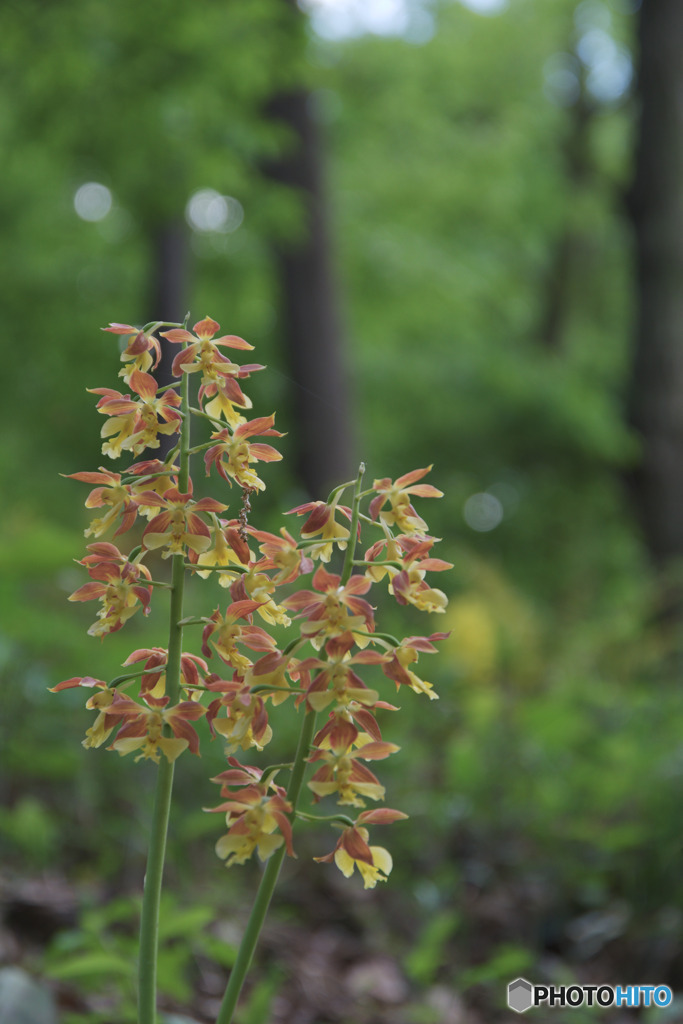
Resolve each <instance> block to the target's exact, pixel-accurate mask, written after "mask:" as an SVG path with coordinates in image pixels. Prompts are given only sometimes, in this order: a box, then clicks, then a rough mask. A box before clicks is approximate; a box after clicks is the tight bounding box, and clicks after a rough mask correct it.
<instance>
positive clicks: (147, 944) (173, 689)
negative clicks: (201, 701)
mask: <svg viewBox="0 0 683 1024" xmlns="http://www.w3.org/2000/svg"><path fill="white" fill-rule="evenodd" d="M188 396H189V391H188V375H187V374H183V378H182V381H181V398H182V408H183V409H184V410H187V408H188V405H189V401H188ZM189 448H190V417H189V416H185V417H184V418H183V422H182V427H181V434H180V472H179V474H178V488H179V490H180V491H181V493H186V492H187V490H188V488H189V479H190V455H189ZM184 562H185V556H184V555H183V554H179V555H173V558H172V569H171V587H172V589H171V609H170V616H169V637H168V655H167V658H166V693H167V694H168V697H169V704H170V705H171V707H172V706H173V705H174V704H176V703H177V701H178V697H179V693H180V657H181V653H182V643H183V627H182V625H181V620H182V617H183V590H184V583H185V565H184ZM173 767H174V766H173V763H172V762H170V761H168V760H166V758H165V757H162V758H161V761H160V763H159V768H158V771H157V781H156V790H155V794H154V808H153V811H152V823H151V835H150V842H149V851H148V854H147V870H146V872H145V885H144V891H143V896H142V913H141V916H140V948H139V960H138V1024H156V1019H157V1013H156V1003H157V955H158V948H159V906H160V904H161V887H162V881H163V874H164V859H165V856H166V837H167V835H168V821H169V817H170V813H171V795H172V792H173Z"/></svg>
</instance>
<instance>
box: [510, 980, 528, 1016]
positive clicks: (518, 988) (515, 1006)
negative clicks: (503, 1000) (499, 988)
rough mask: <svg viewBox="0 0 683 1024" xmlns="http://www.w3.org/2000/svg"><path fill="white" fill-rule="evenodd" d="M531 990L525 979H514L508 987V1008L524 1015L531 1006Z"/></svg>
mask: <svg viewBox="0 0 683 1024" xmlns="http://www.w3.org/2000/svg"><path fill="white" fill-rule="evenodd" d="M532 991H533V988H532V986H531V984H530V982H528V981H527V980H526V978H515V980H514V981H511V982H510V984H509V985H508V1006H509V1007H510V1009H511V1010H514V1011H515V1012H516V1013H524V1011H525V1010H528V1009H529V1008H530V1007H531V1006H532V1005H533V999H532V995H531V993H532Z"/></svg>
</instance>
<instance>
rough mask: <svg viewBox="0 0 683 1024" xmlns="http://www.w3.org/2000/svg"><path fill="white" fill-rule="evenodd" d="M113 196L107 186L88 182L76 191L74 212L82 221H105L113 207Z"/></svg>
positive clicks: (96, 182)
mask: <svg viewBox="0 0 683 1024" xmlns="http://www.w3.org/2000/svg"><path fill="white" fill-rule="evenodd" d="M112 202H113V200H112V194H111V192H110V191H109V189H108V188H107V186H106V185H101V184H100V183H99V182H98V181H87V182H86V183H85V184H84V185H81V186H80V188H78V189H76V193H75V195H74V210H75V211H76V213H77V214H78V216H79V217H80V218H81V220H89V221H91V222H93V223H94V222H95V221H98V220H104V218H105V217H106V216H107V214H108V213H109V211H110V210H111V207H112Z"/></svg>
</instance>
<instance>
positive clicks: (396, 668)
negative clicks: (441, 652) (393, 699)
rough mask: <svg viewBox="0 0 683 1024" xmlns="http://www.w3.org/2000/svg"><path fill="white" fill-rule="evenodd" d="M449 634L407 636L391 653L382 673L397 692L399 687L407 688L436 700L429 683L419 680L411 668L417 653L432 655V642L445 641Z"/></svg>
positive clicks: (433, 647)
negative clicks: (394, 685)
mask: <svg viewBox="0 0 683 1024" xmlns="http://www.w3.org/2000/svg"><path fill="white" fill-rule="evenodd" d="M449 636H450V633H432V634H431V636H407V637H406V638H405V639H404V640H402V641H401V643H400V644H399V645H398V647H395V648H394V649H393V651H392V653H391V657H390V659H387V661H386V662H385V663H384V664H383V665H382V671H383V672H384V674H385V676H388V677H389V679H393V680H394V682H395V683H396V689H397V690H398V689H399V687H400V686H401V685H403V686H409V687H410V689H411V690H413V691H414V692H415V693H426V694H427V696H428V697H429V699H430V700H437V699H438V697H439V695H438V693H436V692H435V691H434V687H433V686H432V684H431V683H428V682H427V681H426V680H425V679H420V678H419V676H417V675H416V674H415V673H414V672H413V671H412V669H411V668H409V666H410V665H414V664H415V663H416V662H417V659H418V656H419V653H420V652H422V653H426V654H433V653H435V651H436V647H435V646H434V644H433V642H432V641H433V640H445V639H447V637H449Z"/></svg>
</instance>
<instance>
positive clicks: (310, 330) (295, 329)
mask: <svg viewBox="0 0 683 1024" xmlns="http://www.w3.org/2000/svg"><path fill="white" fill-rule="evenodd" d="M298 16H299V17H300V15H298ZM313 98H314V97H313V96H312V95H311V93H309V92H308V91H306V90H304V89H300V90H296V91H292V92H288V93H283V94H280V95H278V96H276V97H274V98H273V100H272V101H271V103H270V104H269V114H270V116H271V117H273V118H274V119H276V120H279V121H282V122H284V123H285V124H286V125H287V127H288V129H289V132H290V133H291V136H292V145H291V146H290V147H289V149H288V151H287V152H286V153H285V155H283V156H282V157H281V158H280V159H279V160H278V161H277V162H274V163H272V164H270V165H269V166H268V167H267V168H266V174H267V175H268V176H269V177H270V178H272V179H273V180H275V181H277V182H279V183H281V184H285V185H287V186H289V187H292V188H294V189H296V190H297V192H298V193H299V195H300V197H301V201H302V204H303V211H304V218H305V219H304V225H303V231H302V232H301V234H300V236H299V237H298V238H297V240H296V241H292V242H287V243H278V244H277V245H276V246H275V253H274V255H275V260H276V266H277V271H278V278H279V283H280V293H281V294H280V308H281V311H282V322H283V341H284V344H285V345H286V348H287V353H288V360H289V367H290V372H291V375H292V377H293V378H294V384H295V391H294V394H293V395H292V399H293V404H294V407H295V420H296V434H297V449H298V450H297V472H298V476H299V479H300V480H301V482H302V483H303V485H304V487H305V488H306V491H307V492H308V494H309V496H311V497H313V498H316V499H318V498H324V497H326V495H327V492H328V491H329V489H330V486H333V485H334V484H335V483H340V482H341V481H343V480H347V479H349V477H351V476H353V475H354V474H355V469H354V468H353V466H352V454H351V453H352V448H353V445H352V441H351V423H350V415H349V409H348V401H349V399H348V384H347V377H346V368H345V366H344V360H343V356H342V337H341V335H342V332H341V326H340V317H339V310H338V300H337V291H336V286H335V280H334V273H333V268H332V258H331V254H330V232H329V224H328V214H327V205H326V200H325V189H324V184H323V171H322V154H321V142H320V133H319V130H318V124H317V121H316V118H315V115H314V112H313V110H312V101H313Z"/></svg>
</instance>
